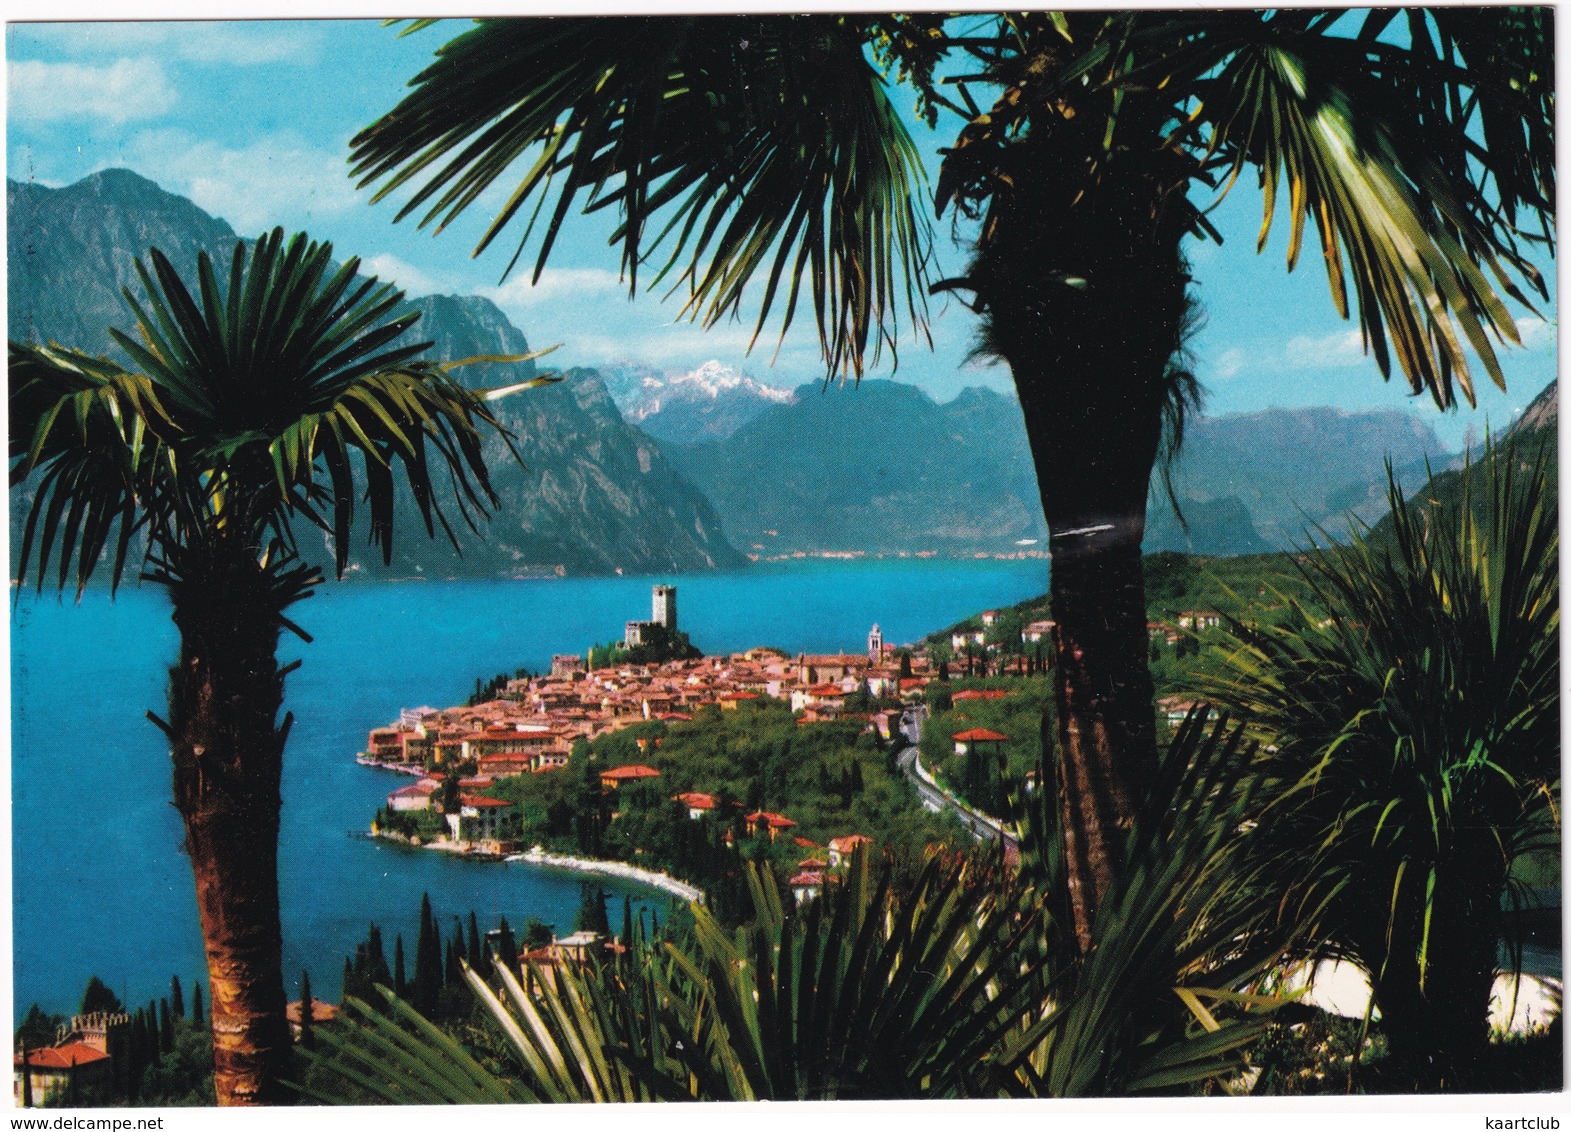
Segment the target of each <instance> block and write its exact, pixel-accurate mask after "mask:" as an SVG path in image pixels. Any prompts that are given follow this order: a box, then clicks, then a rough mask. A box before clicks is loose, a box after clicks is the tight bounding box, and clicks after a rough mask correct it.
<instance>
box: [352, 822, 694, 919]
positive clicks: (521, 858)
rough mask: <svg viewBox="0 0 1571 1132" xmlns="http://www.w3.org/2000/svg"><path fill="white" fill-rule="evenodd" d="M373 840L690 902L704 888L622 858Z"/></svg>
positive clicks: (383, 834) (382, 834)
mask: <svg viewBox="0 0 1571 1132" xmlns="http://www.w3.org/2000/svg"><path fill="white" fill-rule="evenodd" d="M370 836H371V837H372V839H373V840H376V841H388V842H391V843H392V844H394V845H397V846H400V847H402V848H405V849H429V850H434V851H436V852H438V853H447V854H449V855H451V856H454V857H459V858H462V859H465V860H472V861H486V862H500V863H502V864H509V865H512V864H525V865H535V866H542V867H545V868H551V869H558V870H560V871H562V872H572V873H589V874H592V875H595V876H605V877H613V878H615V879H617V880H624V881H629V882H631V883H633V884H640V885H643V886H644V887H646V888H653V889H657V890H659V891H661V892H664V893H667V894H668V895H671V896H675V897H677V898H678V899H680V900H685V901H687V902H688V903H690V904H702V903H703V902H704V891H703V889H701V888H699V887H698V886H697V885H694V884H689V883H688V882H687V881H685V880H681V879H679V878H677V877H674V876H672V875H671V874H669V873H666V872H657V871H655V870H653V869H644V868H639V867H638V866H637V865H630V864H628V863H627V862H626V861H614V860H610V859H607V858H600V857H573V856H569V855H567V854H565V853H547V852H546V851H545V850H544V849H542V848H541V847H540V846H538V845H537V846H535V847H534V848H533V849H530V850H528V851H526V852H523V853H512V854H509V855H507V856H505V857H504V856H503V855H502V854H500V853H496V852H490V851H485V850H477V849H475V848H474V847H473V846H471V845H468V844H466V843H464V842H459V841H446V840H436V841H412V840H410V839H409V838H408V837H405V836H404V835H403V834H400V833H390V832H387V831H384V830H377V831H375V832H373V833H372V834H371V835H370Z"/></svg>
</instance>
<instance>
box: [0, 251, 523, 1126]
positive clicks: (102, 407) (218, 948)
mask: <svg viewBox="0 0 1571 1132" xmlns="http://www.w3.org/2000/svg"><path fill="white" fill-rule="evenodd" d="M148 259H149V261H150V262H151V265H152V270H151V272H149V270H148V269H147V267H146V266H144V265H143V264H141V263H138V265H137V270H138V273H139V276H140V279H141V282H142V286H143V288H144V290H145V297H144V298H143V299H141V300H138V299H137V298H135V297H133V296H132V295H131V293H130V291H129V290H128V291H126V292H125V297H126V302H127V304H128V306H129V308H130V312H131V314H132V315H133V317H134V318H135V320H136V328H137V333H138V337H137V338H133V337H131V336H130V335H127V334H124V333H121V332H120V331H114V330H112V331H111V334H112V335H113V337H114V340H115V341H116V343H118V345H119V346H120V348H121V349H122V350H123V351H124V352H125V355H126V357H127V358H128V359H129V361H130V364H131V366H132V367H133V368H126V367H124V366H122V365H121V364H119V363H117V362H113V361H109V360H106V359H104V358H96V357H92V356H89V355H87V354H84V353H81V352H79V351H76V350H71V349H67V348H64V347H61V346H56V345H49V346H37V345H27V344H22V343H17V342H12V343H11V344H10V385H11V388H10V414H11V418H10V419H11V460H12V464H11V481H12V483H13V484H15V483H19V482H21V481H22V480H24V479H26V478H28V477H30V476H33V477H36V484H37V488H36V493H35V495H34V497H33V502H32V506H31V509H30V511H29V513H28V516H27V522H26V527H25V530H24V534H23V538H22V546H21V554H20V560H21V563H22V567H21V569H22V572H23V574H24V575H25V574H26V572H27V571H28V570H29V569H33V570H35V572H36V574H37V576H38V584H39V587H40V588H42V586H43V582H44V575H45V572H46V571H48V570H49V569H50V567H51V566H52V565H54V564H55V563H58V573H57V575H56V581H57V584H58V585H59V586H60V588H62V589H64V587H65V586H66V584H67V582H68V581H70V580H74V582H75V584H76V588H77V592H78V593H80V592H81V589H82V588H83V587H84V586H85V585H86V584H87V582H88V580H89V579H90V578H91V577H92V575H94V574H95V573H98V572H100V571H101V570H102V571H107V572H108V574H109V579H110V583H111V586H112V587H117V586H118V585H119V583H120V581H121V580H122V578H123V576H124V574H125V571H126V568H127V564H128V562H129V561H130V560H131V559H132V548H133V546H135V545H137V544H138V539H141V540H144V541H143V542H142V543H141V545H143V546H145V552H144V555H145V557H144V561H143V573H142V577H143V578H144V579H146V580H149V581H152V582H154V583H156V584H158V585H160V586H162V587H163V588H164V590H165V591H166V592H167V593H168V595H169V597H170V601H171V604H172V614H171V615H172V617H173V619H174V622H175V624H176V626H177V627H178V629H179V633H180V652H179V658H178V660H177V661H176V662H175V664H174V665H173V666H172V667H171V668H170V670H169V701H168V718H167V720H165V719H160V718H158V717H157V716H155V715H153V713H151V712H149V713H148V715H149V718H151V719H152V720H153V721H154V722H155V723H156V724H157V725H158V726H159V727H160V728H161V729H162V730H163V731H164V733H165V734H166V735H167V736H168V739H169V751H170V757H171V759H172V760H173V764H174V800H175V805H176V806H177V807H178V809H179V811H180V814H181V817H182V818H183V819H184V823H185V830H186V843H185V847H184V848H185V851H186V853H187V854H188V855H189V856H190V858H191V869H192V872H193V874H194V876H195V880H196V893H197V907H198V910H199V912H200V916H201V922H202V934H203V939H204V940H205V943H206V949H207V964H208V978H209V983H210V986H211V988H212V1005H211V1010H212V1032H213V1054H214V1086H215V1088H216V1090H217V1095H218V1100H219V1103H220V1104H268V1103H278V1102H283V1101H287V1100H288V1099H289V1098H290V1096H292V1094H290V1093H288V1092H287V1091H285V1090H283V1088H282V1087H281V1085H280V1073H281V1070H282V1069H283V1067H284V1064H285V1062H286V1060H287V1056H288V1053H289V1031H288V1029H287V1027H286V1026H285V1021H284V987H283V978H282V973H281V970H280V958H281V956H280V947H281V938H280V928H279V907H278V869H277V851H278V823H279V803H280V799H279V781H280V770H281V766H282V759H283V750H284V742H285V739H286V738H287V736H288V734H289V728H290V724H291V722H292V717H291V716H290V715H288V714H285V715H284V717H283V719H282V721H280V720H279V712H280V709H281V708H282V705H283V692H284V677H285V676H286V675H287V674H288V672H289V670H290V669H291V668H293V667H294V665H288V666H283V667H281V666H280V665H279V663H278V657H277V650H278V642H279V637H280V634H281V633H282V632H283V631H284V630H285V629H288V630H290V631H292V632H294V633H295V634H297V635H298V636H300V637H301V638H302V639H303V640H307V641H309V640H310V638H309V637H308V636H307V635H306V634H305V632H304V631H303V630H301V629H300V628H299V627H298V626H296V625H295V624H294V623H293V622H292V621H290V620H289V618H288V617H287V616H286V611H287V610H288V609H289V607H290V606H291V605H293V604H294V603H295V602H297V601H299V600H301V599H302V598H305V597H308V596H310V594H311V593H312V591H313V590H314V589H315V587H316V585H317V584H318V583H319V582H320V581H321V580H322V579H321V575H320V573H319V572H318V571H317V570H316V569H315V568H314V567H312V566H309V565H307V564H305V563H304V562H302V561H301V559H300V558H299V556H298V554H297V551H296V546H295V541H294V534H293V533H292V530H291V527H290V520H291V519H301V520H304V521H305V522H307V523H309V524H311V525H314V526H315V527H317V528H320V529H321V530H322V531H323V532H325V533H326V534H328V535H330V536H331V538H332V540H333V545H334V548H335V556H336V557H335V565H336V569H337V572H338V573H339V574H342V572H343V569H344V566H345V564H346V562H347V557H348V553H349V540H350V532H351V528H352V525H353V523H354V519H355V515H356V510H357V508H356V504H357V495H358V494H359V491H360V488H359V486H358V485H357V481H359V480H361V478H362V477H363V481H364V485H365V492H366V502H367V508H368V510H369V512H370V516H369V519H370V521H369V530H370V537H371V539H372V541H373V543H375V544H377V545H379V546H380V547H381V550H382V553H383V555H384V558H386V557H387V556H389V555H390V554H391V549H392V538H393V515H394V508H393V501H394V485H393V475H394V472H395V470H396V469H397V468H398V467H399V466H402V468H403V471H404V475H405V478H406V479H407V481H408V485H409V488H410V491H411V493H412V495H413V498H414V500H415V503H416V506H417V508H418V511H419V513H420V515H421V516H422V518H423V519H424V521H425V525H426V528H427V531H428V533H429V532H430V531H431V530H432V529H433V523H435V522H440V523H441V524H442V526H443V527H444V529H445V528H446V527H447V520H446V519H445V518H444V517H443V516H444V511H445V510H446V509H447V508H449V507H451V506H452V505H451V504H444V503H443V502H442V501H441V500H440V498H439V496H438V492H437V488H438V487H439V486H440V484H439V482H438V483H434V482H433V481H434V480H437V481H439V480H440V478H441V473H442V472H444V471H445V472H446V474H447V477H446V478H447V479H449V480H450V483H451V487H452V489H453V491H454V493H455V501H456V504H457V506H458V508H459V510H460V511H461V512H462V513H463V514H464V515H465V516H466V517H468V516H470V515H473V514H476V513H483V512H484V511H485V510H486V509H487V508H488V507H490V506H491V505H493V504H494V503H495V502H496V499H495V497H494V495H493V494H492V491H491V487H490V482H489V479H488V477H487V474H486V468H485V464H484V462H483V461H482V459H481V447H480V445H481V439H482V437H483V435H485V434H486V433H487V432H489V431H493V430H494V431H498V432H500V431H501V429H500V426H499V425H498V424H497V422H496V421H495V420H494V419H493V417H492V416H491V415H490V413H489V412H488V411H487V409H486V408H485V405H484V402H483V400H482V398H481V397H480V396H479V395H477V394H475V393H473V392H471V391H469V390H466V389H464V388H463V387H461V386H459V385H458V384H456V383H455V382H454V381H453V380H452V379H451V378H449V377H448V376H447V374H446V367H443V366H438V365H436V364H434V363H431V362H426V361H418V360H416V358H417V357H418V355H420V354H421V353H422V352H423V351H424V350H425V348H426V345H427V344H414V345H402V346H398V345H394V339H396V338H398V337H399V335H401V334H402V333H403V332H404V331H405V330H407V329H408V328H409V327H410V325H411V324H413V323H414V321H415V320H416V319H417V318H418V314H415V313H407V314H397V313H396V312H397V308H398V306H399V304H400V303H401V301H402V298H403V296H402V293H401V292H399V291H397V290H396V289H395V288H394V287H393V286H392V285H391V284H380V285H379V284H378V283H377V281H376V280H375V279H360V278H359V277H358V276H357V274H356V273H357V268H358V261H356V260H350V261H349V262H348V263H346V264H344V265H343V266H342V267H338V268H336V269H335V268H334V266H333V264H332V246H331V245H329V244H323V243H314V242H310V241H308V240H307V238H306V237H305V236H303V235H300V236H295V237H293V238H291V239H289V240H288V241H287V242H286V241H285V239H284V235H283V232H282V231H274V232H273V233H271V234H270V235H267V236H264V237H263V238H262V239H260V240H258V241H256V242H255V244H254V246H253V247H252V248H251V250H250V252H249V254H248V253H247V248H246V245H245V244H244V243H243V242H242V243H237V244H236V245H235V251H234V257H233V260H232V262H231V264H230V268H229V271H228V273H227V276H226V277H222V278H221V277H220V275H219V273H217V272H215V270H214V267H213V265H212V263H211V262H210V261H209V259H208V258H207V256H206V255H205V254H204V255H202V256H201V257H200V258H199V259H198V261H197V264H196V281H197V286H196V293H195V294H194V295H193V293H192V291H191V290H190V289H188V287H187V286H186V284H185V283H184V282H183V281H182V280H181V278H180V276H179V275H178V274H177V273H176V271H175V269H174V267H173V266H172V265H171V264H170V263H169V261H168V260H167V259H166V258H165V257H164V256H163V255H162V254H161V253H160V252H159V251H158V250H157V249H153V250H152V251H151V252H150V253H149V256H148ZM144 304H145V305H144ZM24 580H25V579H24Z"/></svg>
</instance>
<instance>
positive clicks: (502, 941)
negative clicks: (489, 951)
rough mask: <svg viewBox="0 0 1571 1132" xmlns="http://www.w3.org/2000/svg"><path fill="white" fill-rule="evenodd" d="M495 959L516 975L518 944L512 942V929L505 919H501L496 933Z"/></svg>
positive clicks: (504, 917)
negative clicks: (499, 928) (499, 927)
mask: <svg viewBox="0 0 1571 1132" xmlns="http://www.w3.org/2000/svg"><path fill="white" fill-rule="evenodd" d="M496 954H497V959H498V960H499V961H500V962H501V963H502V965H503V966H505V967H506V968H507V969H508V970H509V971H511V972H512V973H513V974H515V975H516V974H518V944H517V943H516V942H515V941H514V940H513V929H512V928H510V927H508V925H507V917H506V916H503V917H502V923H501V930H500V931H499V932H498V933H497V940H496Z"/></svg>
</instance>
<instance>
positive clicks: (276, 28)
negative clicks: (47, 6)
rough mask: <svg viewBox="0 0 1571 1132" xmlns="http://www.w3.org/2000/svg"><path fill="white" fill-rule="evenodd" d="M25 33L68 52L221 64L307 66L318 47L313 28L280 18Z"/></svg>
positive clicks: (88, 25)
mask: <svg viewBox="0 0 1571 1132" xmlns="http://www.w3.org/2000/svg"><path fill="white" fill-rule="evenodd" d="M29 32H30V35H31V36H32V37H33V38H34V39H36V40H38V41H39V42H41V43H43V44H47V45H48V46H49V47H51V48H54V49H55V50H58V51H62V52H65V53H67V54H72V55H125V54H127V53H128V52H129V51H132V50H141V51H148V50H156V52H157V54H158V55H159V56H160V57H162V58H166V59H180V60H184V61H186V62H190V63H200V64H204V65H216V66H224V67H253V66H260V65H263V64H278V63H292V64H298V65H303V66H308V65H310V64H313V63H315V62H317V61H318V60H319V58H320V56H321V47H322V37H321V35H320V34H319V33H318V32H316V31H315V30H313V29H310V28H308V27H304V26H302V25H300V24H291V23H286V22H281V21H261V20H257V21H240V22H232V21H223V22H219V21H196V20H188V21H174V20H170V21H151V20H149V21H139V22H136V23H97V22H83V23H60V24H49V25H39V26H37V27H34V28H30V29H29Z"/></svg>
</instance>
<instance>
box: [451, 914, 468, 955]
mask: <svg viewBox="0 0 1571 1132" xmlns="http://www.w3.org/2000/svg"><path fill="white" fill-rule="evenodd" d="M453 950H454V951H455V952H456V953H457V955H458V957H459V958H460V959H468V958H469V947H468V946H467V943H466V941H465V939H464V921H463V920H461V919H459V918H458V917H457V916H454V917H453Z"/></svg>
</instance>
